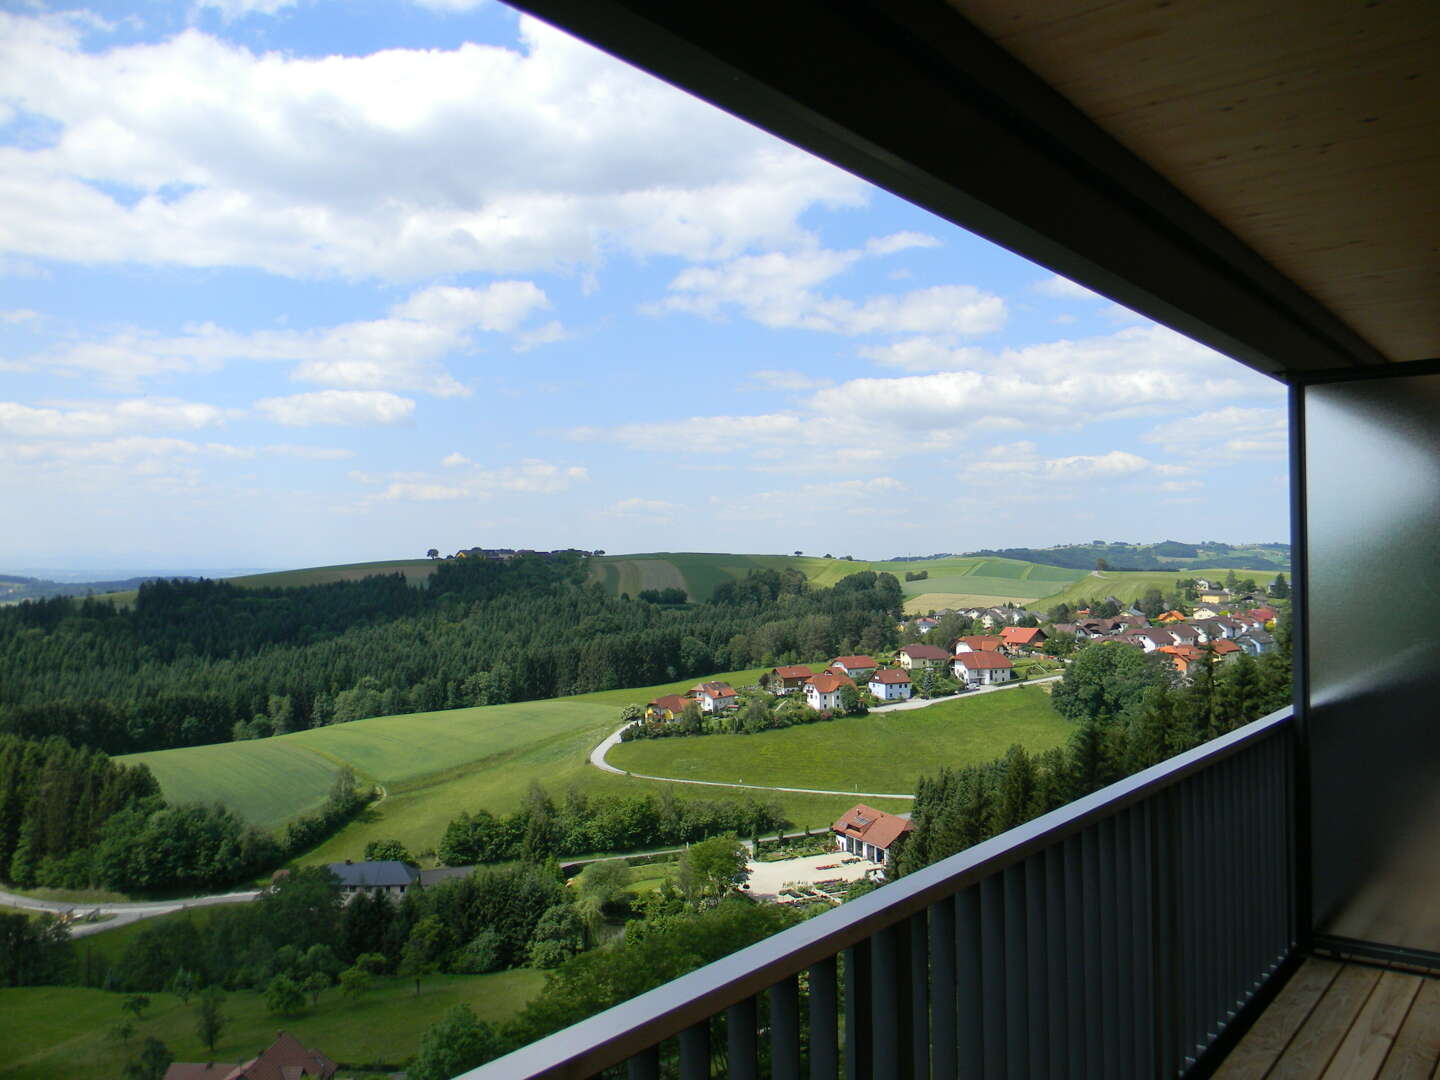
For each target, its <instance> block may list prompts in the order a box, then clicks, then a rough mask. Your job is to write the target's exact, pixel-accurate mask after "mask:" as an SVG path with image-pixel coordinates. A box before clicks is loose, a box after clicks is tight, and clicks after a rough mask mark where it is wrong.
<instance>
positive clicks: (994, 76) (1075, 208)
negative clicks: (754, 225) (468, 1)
mask: <svg viewBox="0 0 1440 1080" xmlns="http://www.w3.org/2000/svg"><path fill="white" fill-rule="evenodd" d="M513 2H514V3H515V6H516V7H519V8H521V9H523V10H526V11H530V12H532V13H534V14H535V15H537V16H539V17H541V18H543V19H546V20H547V21H550V22H553V23H555V24H556V25H558V26H561V27H563V28H564V29H567V30H569V31H571V32H573V33H575V34H578V35H579V36H581V37H583V38H585V39H587V40H589V41H591V42H593V43H594V44H596V45H598V46H599V47H600V48H602V49H605V50H607V51H609V52H611V53H614V54H615V55H617V56H620V57H622V58H623V59H625V60H627V61H629V62H630V63H632V64H635V65H636V66H638V67H641V68H643V69H645V70H647V71H650V72H651V73H653V74H655V75H657V76H659V77H660V78H662V79H666V80H668V81H669V82H672V83H674V84H676V85H677V86H680V87H682V88H684V89H686V90H688V91H690V92H691V93H694V94H696V95H698V96H699V97H702V98H705V99H706V100H709V101H711V102H713V103H714V104H716V105H718V106H720V107H721V108H723V109H726V110H728V111H730V112H732V113H734V114H736V115H737V116H740V117H742V118H744V119H746V120H748V121H750V122H751V123H754V124H756V125H757V126H759V127H761V128H764V129H766V130H768V131H770V132H772V133H774V134H775V135H778V136H779V137H780V138H782V139H786V140H787V141H789V142H792V143H794V144H795V145H797V146H801V147H803V148H805V149H807V150H809V151H811V152H813V153H815V154H817V155H819V156H820V157H823V158H826V159H828V160H830V161H832V162H834V163H835V164H837V165H839V166H840V167H842V168H844V169H847V170H849V171H851V172H853V173H855V174H857V175H859V176H862V177H864V178H865V179H867V180H870V181H871V182H873V183H875V184H877V185H879V186H880V187H883V188H885V189H887V190H889V191H892V192H894V193H895V194H897V195H899V196H901V197H902V198H905V199H908V200H909V201H911V202H913V203H916V204H917V205H920V206H922V207H925V208H926V209H928V210H930V211H932V212H934V213H936V214H938V215H940V216H941V217H944V218H946V219H948V220H950V221H952V222H954V223H956V224H958V225H960V226H962V227H964V228H966V229H969V230H971V231H973V232H975V233H978V234H979V235H981V236H984V237H986V238H988V239H990V240H992V241H994V242H995V243H997V244H1000V245H1002V246H1004V247H1006V248H1009V249H1010V250H1012V251H1015V252H1017V253H1019V254H1021V255H1024V256H1025V257H1027V258H1030V259H1033V260H1034V261H1036V262H1038V263H1041V264H1043V265H1045V266H1047V267H1049V268H1050V269H1052V270H1054V271H1056V272H1057V273H1061V274H1064V275H1065V276H1066V277H1068V278H1071V279H1072V280H1075V281H1078V282H1081V283H1082V284H1084V285H1086V286H1088V287H1090V288H1092V289H1095V290H1096V291H1098V292H1100V293H1103V294H1104V295H1106V296H1109V297H1110V298H1112V299H1114V300H1116V301H1117V302H1119V303H1121V304H1124V305H1125V306H1127V307H1130V308H1133V309H1134V310H1136V311H1139V312H1141V313H1142V314H1144V315H1147V316H1149V317H1150V318H1153V319H1155V320H1156V321H1158V322H1162V323H1165V324H1167V325H1169V326H1172V327H1174V328H1175V329H1176V330H1179V331H1180V332H1182V333H1184V334H1187V335H1189V336H1190V337H1193V338H1195V339H1196V340H1199V341H1202V342H1204V343H1206V344H1208V345H1210V346H1212V347H1213V348H1216V349H1218V350H1220V351H1222V352H1224V353H1227V354H1228V355H1230V356H1233V357H1234V358H1235V359H1237V360H1239V361H1241V362H1242V363H1245V364H1247V365H1249V366H1251V367H1253V368H1256V369H1257V370H1260V371H1264V372H1267V373H1269V374H1274V375H1277V376H1281V377H1284V376H1286V375H1287V374H1289V373H1292V372H1301V371H1318V370H1326V369H1336V368H1353V367H1357V366H1364V365H1372V364H1383V363H1385V362H1386V361H1385V358H1384V357H1383V356H1381V355H1380V354H1379V353H1378V352H1377V351H1376V350H1375V349H1374V348H1372V347H1371V346H1370V345H1369V344H1368V343H1367V342H1365V341H1364V340H1362V339H1361V338H1360V337H1359V336H1358V335H1356V334H1355V333H1354V332H1353V331H1351V330H1350V329H1349V328H1348V327H1347V326H1345V325H1344V324H1343V323H1342V322H1340V320H1339V319H1337V318H1336V317H1335V316H1334V315H1333V314H1331V313H1330V312H1329V311H1328V310H1327V309H1326V308H1324V307H1323V306H1321V305H1320V304H1319V303H1317V302H1316V301H1315V300H1314V299H1312V298H1311V297H1310V296H1308V295H1307V294H1306V293H1304V292H1303V291H1302V290H1301V289H1300V288H1299V287H1298V286H1296V285H1295V284H1294V283H1293V282H1292V281H1291V280H1290V279H1289V278H1286V277H1285V276H1284V275H1282V274H1280V273H1279V272H1278V271H1276V270H1275V269H1274V268H1273V267H1271V266H1270V265H1269V264H1268V263H1266V262H1265V261H1264V260H1263V259H1261V258H1260V257H1259V256H1258V255H1257V254H1255V252H1254V251H1252V250H1251V249H1250V248H1248V247H1247V246H1245V245H1244V244H1243V243H1241V242H1240V241H1239V240H1238V239H1237V238H1236V237H1235V236H1234V235H1233V234H1231V233H1230V232H1229V231H1228V230H1226V229H1225V228H1224V227H1223V226H1221V225H1220V224H1219V223H1218V222H1216V221H1215V220H1214V219H1213V218H1211V217H1210V216H1209V215H1207V214H1206V213H1205V212H1204V211H1202V210H1201V209H1200V208H1199V207H1198V206H1196V205H1195V204H1194V203H1192V202H1191V201H1190V200H1189V199H1187V198H1186V197H1185V196H1184V195H1182V194H1181V193H1180V192H1179V191H1178V190H1177V189H1175V188H1174V187H1173V186H1172V185H1171V184H1170V183H1169V182H1168V181H1167V180H1166V179H1165V178H1164V177H1162V176H1161V175H1159V174H1158V173H1156V172H1155V171H1154V170H1152V169H1150V168H1149V167H1148V166H1146V165H1145V164H1144V163H1143V162H1141V161H1140V160H1139V159H1138V158H1136V157H1135V156H1134V155H1133V154H1131V153H1129V152H1128V151H1127V150H1125V149H1124V148H1123V147H1122V146H1121V145H1120V144H1119V143H1118V142H1116V141H1115V140H1114V139H1113V138H1111V137H1110V136H1109V135H1108V134H1107V133H1106V132H1105V131H1103V130H1102V129H1101V128H1100V127H1098V126H1097V125H1096V124H1094V123H1092V122H1091V121H1090V120H1089V119H1087V118H1086V117H1085V116H1084V115H1083V114H1082V113H1081V112H1080V111H1079V110H1078V109H1076V108H1075V107H1074V106H1072V105H1070V103H1069V102H1068V101H1066V100H1065V99H1064V98H1063V97H1061V96H1060V95H1059V94H1058V93H1056V92H1055V91H1054V90H1052V89H1051V88H1050V87H1049V86H1048V85H1047V84H1045V83H1044V82H1043V81H1041V80H1040V79H1038V78H1037V77H1035V76H1034V75H1032V74H1031V73H1030V72H1029V71H1028V70H1027V69H1025V68H1024V67H1023V66H1022V65H1020V64H1019V63H1018V62H1017V61H1015V60H1014V59H1013V58H1012V57H1011V56H1010V55H1009V54H1008V53H1006V52H1004V50H1002V49H1000V48H999V47H998V46H996V45H995V44H994V43H993V42H992V41H990V40H989V39H988V38H986V37H985V36H984V35H983V34H981V33H980V32H979V31H978V30H976V29H975V28H974V27H972V26H971V25H970V24H969V23H968V22H966V21H965V20H964V19H963V18H961V17H960V16H959V15H958V14H956V13H955V11H954V10H953V9H952V8H950V7H949V6H948V5H946V4H944V3H941V2H940V0H884V2H880V0H869V2H863V0H785V3H783V4H775V3H761V2H757V0H732V2H728V3H725V4H717V3H705V2H700V3H674V2H673V0H513ZM1116 77H1117V78H1121V79H1123V78H1124V73H1123V72H1117V73H1116Z"/></svg>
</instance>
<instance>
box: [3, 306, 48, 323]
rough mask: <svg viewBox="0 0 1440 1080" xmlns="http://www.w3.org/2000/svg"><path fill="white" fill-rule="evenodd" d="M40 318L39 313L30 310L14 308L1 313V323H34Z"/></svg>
mask: <svg viewBox="0 0 1440 1080" xmlns="http://www.w3.org/2000/svg"><path fill="white" fill-rule="evenodd" d="M38 318H40V313H39V312H38V311H31V310H30V309H29V308H12V309H11V310H10V311H0V322H4V323H10V324H11V325H12V326H13V325H14V324H16V323H26V322H33V321H34V320H36V319H38Z"/></svg>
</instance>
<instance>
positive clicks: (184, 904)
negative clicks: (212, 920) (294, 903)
mask: <svg viewBox="0 0 1440 1080" xmlns="http://www.w3.org/2000/svg"><path fill="white" fill-rule="evenodd" d="M259 895H260V890H258V889H251V890H249V891H248V892H233V893H218V894H216V895H214V896H191V897H187V898H185V899H182V900H138V901H135V902H133V903H124V904H77V903H74V902H73V901H68V900H64V901H62V900H37V899H35V898H34V897H33V896H20V895H18V894H16V893H8V892H0V904H4V905H6V906H8V907H15V908H24V909H26V910H27V911H48V912H51V913H52V914H55V915H60V914H63V913H65V912H67V911H73V912H75V914H76V915H77V916H83V915H85V914H88V913H90V912H92V911H98V912H99V913H100V914H101V915H112V916H114V918H110V919H106V920H105V921H104V922H73V923H71V924H70V936H71V937H72V938H82V937H86V936H88V935H90V934H98V933H99V932H100V931H102V930H113V929H114V928H115V927H117V926H125V925H126V924H127V923H132V922H139V921H140V920H141V919H149V918H153V917H154V916H156V915H169V914H170V913H172V912H175V911H183V910H184V909H186V908H197V907H211V906H212V905H214V904H244V903H248V902H249V901H251V900H254V899H255V898H256V897H257V896H259Z"/></svg>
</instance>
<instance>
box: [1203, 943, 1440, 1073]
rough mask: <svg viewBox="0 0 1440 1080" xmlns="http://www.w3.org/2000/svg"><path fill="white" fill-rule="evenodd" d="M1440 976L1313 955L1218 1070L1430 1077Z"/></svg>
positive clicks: (1437, 1054) (1439, 1027) (1436, 1058)
mask: <svg viewBox="0 0 1440 1080" xmlns="http://www.w3.org/2000/svg"><path fill="white" fill-rule="evenodd" d="M1437 1062H1440V979H1432V978H1426V977H1424V976H1421V975H1411V974H1407V973H1405V972H1400V971H1382V970H1380V969H1379V968H1375V967H1368V966H1365V965H1361V964H1346V963H1342V962H1341V961H1339V960H1328V959H1323V958H1320V957H1311V958H1310V959H1308V960H1306V961H1305V963H1304V965H1303V966H1302V967H1301V968H1300V970H1299V971H1297V972H1296V973H1295V974H1294V975H1293V976H1291V978H1290V981H1289V982H1288V983H1287V984H1286V985H1285V988H1284V989H1283V990H1281V991H1280V994H1279V995H1278V996H1277V997H1276V998H1275V1000H1274V1001H1273V1002H1272V1003H1271V1005H1270V1007H1269V1008H1268V1009H1266V1010H1265V1013H1264V1015H1262V1016H1261V1017H1260V1019H1259V1020H1257V1021H1256V1022H1255V1026H1254V1027H1252V1028H1251V1029H1250V1030H1249V1031H1248V1032H1246V1034H1245V1037H1244V1038H1243V1039H1241V1040H1240V1045H1238V1046H1237V1047H1236V1048H1235V1049H1234V1051H1233V1052H1232V1053H1231V1054H1230V1056H1229V1057H1228V1058H1226V1059H1225V1062H1224V1063H1223V1064H1222V1065H1221V1067H1220V1068H1219V1069H1218V1070H1217V1071H1216V1073H1215V1075H1216V1076H1217V1077H1224V1078H1225V1080H1241V1078H1245V1080H1251V1078H1253V1080H1259V1078H1261V1077H1273V1078H1277V1080H1279V1078H1284V1080H1290V1078H1295V1080H1298V1078H1301V1077H1305V1078H1309V1077H1324V1078H1325V1080H1338V1078H1341V1077H1343V1078H1345V1080H1368V1078H1371V1077H1384V1078H1386V1080H1392V1078H1394V1080H1398V1078H1401V1077H1404V1078H1406V1080H1409V1078H1412V1077H1413V1078H1416V1080H1421V1078H1423V1080H1431V1078H1433V1077H1437V1076H1440V1073H1437V1068H1436V1065H1437Z"/></svg>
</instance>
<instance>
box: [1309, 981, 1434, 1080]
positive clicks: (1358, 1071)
mask: <svg viewBox="0 0 1440 1080" xmlns="http://www.w3.org/2000/svg"><path fill="white" fill-rule="evenodd" d="M1423 981H1424V980H1422V979H1421V978H1420V976H1418V975H1406V974H1405V973H1404V972H1401V971H1387V972H1385V974H1383V975H1381V976H1380V981H1379V982H1378V983H1377V984H1376V985H1375V991H1374V992H1373V993H1372V994H1371V995H1370V998H1369V1000H1367V1001H1366V1002H1365V1007H1364V1008H1363V1009H1361V1010H1360V1015H1359V1016H1357V1017H1356V1018H1355V1023H1353V1024H1351V1025H1350V1033H1349V1034H1348V1035H1346V1036H1345V1041H1344V1042H1342V1043H1341V1044H1340V1048H1339V1049H1338V1050H1336V1051H1335V1057H1334V1058H1332V1059H1331V1061H1330V1068H1328V1069H1327V1070H1326V1071H1325V1077H1324V1080H1350V1078H1354V1077H1362V1076H1363V1077H1370V1076H1374V1075H1376V1074H1377V1073H1378V1072H1379V1071H1380V1066H1381V1065H1382V1064H1384V1062H1385V1058H1386V1057H1387V1056H1388V1055H1389V1053H1390V1048H1391V1047H1392V1046H1394V1045H1395V1036H1396V1035H1397V1034H1398V1033H1399V1031H1400V1025H1401V1024H1403V1023H1404V1022H1405V1016H1406V1014H1407V1013H1409V1011H1410V1004H1411V1002H1413V1001H1414V1000H1415V995H1416V994H1417V993H1419V992H1420V984H1421V982H1423Z"/></svg>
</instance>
